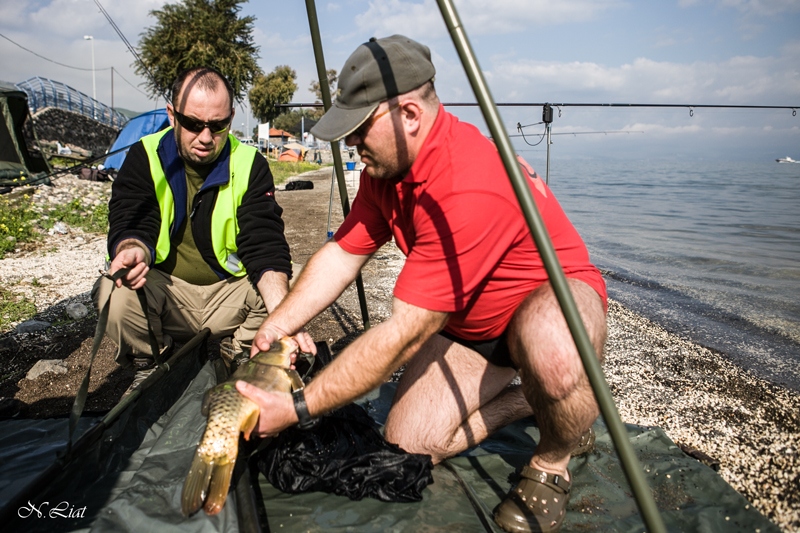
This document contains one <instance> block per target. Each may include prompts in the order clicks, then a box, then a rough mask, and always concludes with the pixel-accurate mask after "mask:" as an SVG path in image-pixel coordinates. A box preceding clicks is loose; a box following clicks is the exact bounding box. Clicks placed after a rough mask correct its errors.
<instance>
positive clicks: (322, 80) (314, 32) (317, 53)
mask: <svg viewBox="0 0 800 533" xmlns="http://www.w3.org/2000/svg"><path fill="white" fill-rule="evenodd" d="M306 11H307V12H308V25H309V27H310V29H311V42H312V44H313V46H314V58H315V59H316V62H317V76H318V77H319V88H320V93H322V103H323V105H324V106H325V111H327V110H328V109H330V107H331V101H332V100H331V88H330V86H329V85H328V73H327V71H326V70H325V57H324V55H323V53H322V39H321V37H320V34H319V21H318V20H317V7H316V5H315V4H314V0H306ZM334 144H335V146H334ZM331 155H333V168H334V170H335V172H336V181H337V183H338V184H339V197H340V198H341V199H342V212H343V214H344V216H345V217H346V216H347V215H349V214H350V200H349V199H348V197H347V182H346V181H345V179H344V168H343V166H342V154H341V152H340V151H339V141H336V143H331ZM356 290H357V291H358V303H359V305H360V306H361V320H362V322H363V323H364V329H365V330H368V329H369V311H368V310H367V297H366V295H365V294H364V280H363V279H362V278H361V273H359V274H358V276H356Z"/></svg>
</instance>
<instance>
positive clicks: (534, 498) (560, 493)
mask: <svg viewBox="0 0 800 533" xmlns="http://www.w3.org/2000/svg"><path fill="white" fill-rule="evenodd" d="M520 476H521V477H522V479H520V481H519V483H517V486H516V487H514V488H513V489H511V492H509V493H508V495H507V496H506V497H505V498H504V499H503V501H501V502H500V504H499V505H498V506H497V508H495V510H494V521H495V522H497V525H498V526H500V527H501V528H502V529H503V530H504V531H509V532H511V533H518V532H519V533H528V532H532V531H559V530H560V529H561V523H562V522H563V521H564V516H565V515H566V508H567V502H568V501H569V490H570V488H571V487H572V483H571V482H570V481H567V480H565V479H564V478H563V476H560V475H558V474H549V473H547V472H542V471H541V470H537V469H536V468H531V467H529V466H525V467H523V468H522V472H521V473H520Z"/></svg>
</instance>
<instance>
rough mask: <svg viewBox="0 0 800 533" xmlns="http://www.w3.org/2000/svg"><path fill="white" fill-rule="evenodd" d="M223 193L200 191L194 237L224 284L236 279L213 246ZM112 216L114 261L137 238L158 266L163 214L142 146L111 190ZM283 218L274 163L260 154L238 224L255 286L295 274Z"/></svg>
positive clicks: (128, 159)
mask: <svg viewBox="0 0 800 533" xmlns="http://www.w3.org/2000/svg"><path fill="white" fill-rule="evenodd" d="M167 135H172V133H171V132H170V133H167ZM224 153H225V151H223V154H224ZM184 179H185V178H184ZM218 192H219V188H218V187H210V188H208V189H205V190H201V191H200V192H198V193H197V195H196V196H195V198H194V202H193V207H192V210H191V211H192V214H191V215H190V220H191V224H192V234H193V235H194V240H195V243H196V244H197V248H198V249H199V250H200V253H201V254H202V256H203V259H205V261H206V263H208V265H209V266H210V267H211V269H212V270H213V271H214V272H216V273H217V275H218V276H219V277H220V279H226V278H229V277H231V274H229V273H228V272H226V271H224V270H223V269H222V268H221V267H220V265H219V262H218V261H217V259H216V257H215V256H214V251H213V248H212V244H211V213H212V211H213V208H214V204H215V202H216V198H217V193H218ZM108 211H109V213H108V222H109V231H108V252H109V255H110V257H111V258H112V259H113V258H114V251H115V249H116V247H117V245H118V244H119V243H120V242H121V241H123V240H125V239H130V238H132V239H137V240H139V241H141V242H142V243H143V244H144V245H145V246H147V247H148V248H149V250H150V257H151V258H152V259H151V261H155V247H156V242H157V240H158V231H159V228H160V227H161V212H160V210H159V204H158V199H157V197H156V190H155V186H154V185H153V178H152V177H151V175H150V163H149V161H148V158H147V153H146V152H145V149H144V145H143V144H142V142H141V141H139V142H137V143H136V144H134V145H133V146H131V149H130V151H129V152H128V155H127V156H126V157H125V162H124V163H123V164H122V168H120V170H119V173H118V174H117V177H116V179H115V180H114V183H113V184H112V186H111V200H110V201H109V204H108ZM282 213H283V209H281V207H280V206H279V205H278V202H277V201H276V200H275V183H274V181H273V179H272V172H271V171H270V169H269V164H268V163H267V160H266V159H264V156H262V155H261V154H259V153H256V154H255V160H254V161H253V167H252V170H251V172H250V181H249V185H248V189H247V192H246V193H245V195H244V198H243V199H242V203H241V205H240V206H239V207H238V209H237V211H236V218H237V221H238V224H239V235H238V236H237V238H236V245H237V247H238V252H237V254H238V256H239V258H240V259H241V261H242V263H243V264H244V267H245V269H246V270H247V275H248V276H249V278H250V281H251V283H252V284H253V285H254V286H255V285H256V284H257V283H258V281H259V280H260V279H261V275H262V274H263V273H264V272H265V271H267V270H274V271H277V272H283V273H285V274H286V275H287V276H289V277H291V275H292V265H291V256H290V254H289V245H288V243H287V242H286V237H285V235H284V225H283V220H282V219H281V214H282ZM175 230H177V228H171V230H170V235H173V234H174V231H175ZM150 266H152V264H151V265H150Z"/></svg>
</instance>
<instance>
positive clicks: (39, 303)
mask: <svg viewBox="0 0 800 533" xmlns="http://www.w3.org/2000/svg"><path fill="white" fill-rule="evenodd" d="M319 174H320V175H323V174H324V175H325V176H330V170H329V169H328V170H325V171H324V172H323V171H320V172H319ZM110 185H111V184H110V183H108V182H105V183H97V182H89V181H84V180H79V179H77V178H76V177H72V176H67V177H62V178H59V179H57V180H55V181H54V186H52V187H47V186H38V187H35V188H30V189H29V190H27V191H24V193H25V194H29V195H31V196H32V197H33V198H34V204H35V205H38V206H40V207H41V209H42V212H43V213H46V212H47V208H48V206H49V205H56V204H61V205H63V204H66V203H69V202H70V201H71V200H72V199H73V198H81V199H82V201H83V202H85V204H86V205H91V204H93V203H94V202H106V201H107V199H108V195H109V191H110ZM319 188H322V187H319ZM20 192H22V191H20ZM319 196H321V198H322V199H323V201H324V202H325V204H326V206H327V202H328V194H327V192H326V191H324V190H322V191H319ZM278 201H279V203H281V197H280V196H278ZM282 205H283V204H282ZM289 229H290V228H289V227H288V224H287V231H288V230H289ZM44 241H45V242H44V244H43V245H42V246H39V247H38V248H37V249H36V250H32V251H23V250H21V251H19V252H13V253H9V254H7V255H6V257H5V258H4V259H2V260H0V280H2V285H3V286H4V288H5V289H7V290H11V291H13V292H15V293H18V294H21V295H24V296H26V297H27V298H29V299H30V300H32V301H34V302H35V304H36V307H37V310H38V311H42V310H44V309H47V308H48V307H50V306H52V305H54V304H56V303H58V302H61V301H63V300H65V299H69V298H74V297H77V296H79V295H85V294H86V293H87V292H88V291H89V290H90V289H91V287H92V284H93V283H94V281H95V279H96V278H97V274H98V269H99V268H101V267H102V265H103V257H104V255H105V236H103V235H85V234H81V233H79V232H77V231H71V230H69V228H68V231H67V232H66V233H59V232H53V234H51V235H46V236H45V237H44ZM387 246H388V245H387ZM381 253H382V254H383V253H384V250H382V251H381ZM384 255H385V256H391V257H390V259H391V258H393V259H392V261H390V262H391V263H392V264H393V265H395V268H394V270H399V265H401V264H402V256H400V255H399V251H397V250H396V248H394V249H392V250H388V251H386V252H385V254H384ZM387 270H393V269H385V275H387V276H393V275H394V274H396V272H391V271H387ZM367 281H369V280H367ZM385 285H386V286H387V287H389V293H390V292H391V290H390V288H391V285H392V284H391V283H387V284H385ZM373 286H375V285H373ZM378 287H379V288H381V290H382V289H383V287H384V284H378ZM389 297H390V294H389ZM379 315H380V313H379ZM374 318H376V319H378V320H380V316H377V317H374ZM608 320H609V336H608V341H607V345H606V361H605V364H604V371H605V374H606V379H607V381H608V384H609V386H610V388H611V391H612V394H613V396H614V399H615V401H616V404H617V408H618V410H619V413H620V416H621V418H622V420H623V422H626V423H630V424H636V425H642V426H657V427H660V428H662V429H663V430H664V431H665V432H666V434H667V435H668V436H669V437H670V438H671V439H672V440H673V441H674V442H675V443H676V444H679V445H681V446H682V447H684V449H692V450H697V451H699V452H701V454H702V455H704V456H705V457H707V458H708V460H710V461H713V462H715V463H718V472H719V474H720V476H721V477H722V478H723V479H724V480H725V481H727V482H728V483H729V484H730V485H731V486H732V487H733V488H734V489H736V490H737V491H738V492H739V493H741V494H742V495H743V496H745V497H746V498H747V499H748V500H749V501H750V502H751V503H752V505H753V506H754V507H755V508H756V509H758V510H759V511H760V512H761V513H762V514H764V515H765V516H767V517H768V518H769V519H770V520H771V521H773V522H774V523H775V524H776V525H777V526H778V527H779V528H780V529H781V530H783V531H800V417H799V416H798V413H800V394H798V393H796V392H793V391H791V390H789V389H786V388H783V387H780V386H777V385H775V384H772V383H769V382H767V381H764V380H761V379H758V378H756V377H754V376H753V375H752V374H750V373H748V372H746V371H745V370H743V369H741V368H740V367H738V366H736V365H734V364H733V363H732V362H731V361H730V360H729V359H727V358H726V357H725V355H724V354H721V353H719V352H715V351H712V350H709V349H707V348H704V347H702V346H699V345H697V344H694V343H691V342H689V341H687V340H685V339H683V338H681V337H679V336H677V335H674V334H671V333H670V332H668V331H666V330H665V329H663V328H662V327H660V326H659V325H658V324H655V323H653V322H651V321H649V320H647V319H645V318H644V317H642V316H640V315H638V314H636V313H634V312H632V311H630V310H629V309H626V308H625V307H623V306H622V305H620V304H619V303H618V302H616V301H613V300H612V301H610V302H609V315H608Z"/></svg>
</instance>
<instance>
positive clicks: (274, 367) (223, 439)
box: [181, 337, 303, 516]
mask: <svg viewBox="0 0 800 533" xmlns="http://www.w3.org/2000/svg"><path fill="white" fill-rule="evenodd" d="M297 350H298V346H297V344H296V343H295V342H294V340H292V339H290V338H289V337H284V338H282V339H280V340H279V341H278V342H274V343H272V345H271V346H270V348H269V350H268V351H266V352H260V353H258V354H256V355H254V356H253V357H252V358H250V359H249V360H248V361H247V362H246V363H244V364H243V365H241V366H240V367H239V368H238V369H237V370H236V371H235V372H234V373H233V375H232V376H231V377H230V379H228V380H227V381H225V382H223V383H220V384H219V385H217V386H216V387H213V388H212V389H209V390H208V391H207V392H206V394H205V396H204V398H203V406H202V413H203V414H204V415H206V416H207V417H208V422H207V424H206V430H205V433H203V437H202V439H200V444H198V445H197V450H196V451H195V455H194V459H193V460H192V465H191V467H190V468H189V474H188V475H187V476H186V481H185V482H184V484H183V493H182V495H181V510H182V511H183V514H184V516H189V515H192V514H194V513H195V512H197V511H198V510H200V508H201V507H204V508H205V511H206V514H208V515H215V514H217V513H219V512H220V511H221V510H222V507H223V506H224V505H225V499H226V498H227V496H228V489H229V487H230V484H231V475H232V474H233V467H234V465H235V464H236V456H237V454H238V451H239V433H244V438H245V439H246V440H249V438H250V432H251V431H253V428H254V427H255V426H256V422H257V421H258V415H259V411H260V410H259V407H258V405H257V404H256V403H254V402H253V401H251V400H249V399H248V398H245V397H244V396H242V395H241V394H240V393H239V391H237V390H236V381H237V380H242V381H247V382H248V383H251V384H253V385H256V386H257V387H260V388H261V389H263V390H266V391H276V392H279V391H282V392H286V393H291V392H292V391H293V390H297V389H301V388H303V380H302V379H301V378H300V375H299V374H298V373H297V372H296V371H295V370H293V369H291V368H289V367H290V365H291V356H292V354H293V353H295V352H297Z"/></svg>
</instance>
